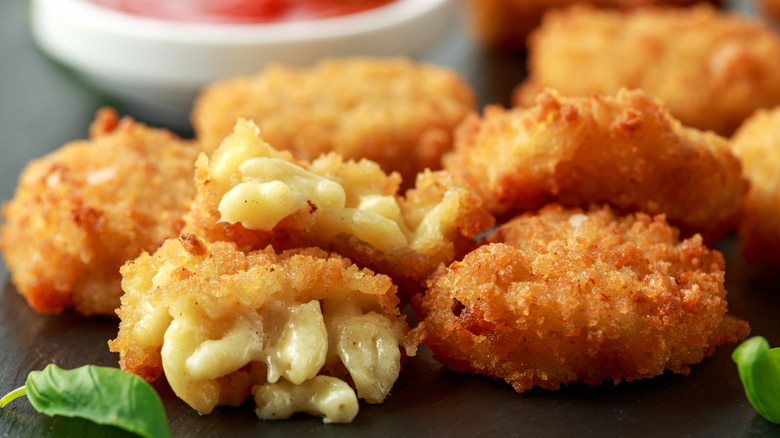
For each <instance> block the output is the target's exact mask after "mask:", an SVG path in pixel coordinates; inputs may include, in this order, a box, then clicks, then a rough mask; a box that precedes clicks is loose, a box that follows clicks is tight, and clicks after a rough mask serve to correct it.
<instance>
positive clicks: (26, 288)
mask: <svg viewBox="0 0 780 438" xmlns="http://www.w3.org/2000/svg"><path fill="white" fill-rule="evenodd" d="M90 133H91V136H92V138H91V139H90V140H84V141H75V142H72V143H69V144H66V145H65V146H63V147H62V148H60V149H59V150H57V151H54V152H52V153H50V154H48V155H47V156H45V157H43V158H40V159H37V160H34V161H31V162H30V163H29V164H28V166H27V167H26V168H25V170H24V171H23V172H22V175H21V177H20V179H19V187H18V188H17V190H16V194H15V195H14V198H13V199H12V200H11V201H9V202H8V203H7V204H5V205H4V206H3V220H4V223H3V225H2V227H0V248H2V251H3V257H4V259H5V262H6V264H7V265H8V269H9V270H10V272H11V279H12V281H13V283H14V285H15V286H16V288H17V290H18V291H19V292H20V293H21V294H22V295H24V296H25V298H26V299H27V301H28V302H29V303H30V305H31V306H32V307H33V308H34V309H35V310H37V311H38V312H61V311H62V310H63V309H65V308H67V307H74V308H75V309H76V310H78V311H79V312H81V313H83V314H85V315H90V314H95V313H97V314H105V315H114V310H115V309H116V308H117V307H119V296H120V294H121V289H120V280H121V277H120V275H119V267H120V266H122V264H123V263H124V262H125V261H127V260H129V259H132V258H135V257H136V256H137V255H138V254H139V253H140V252H141V250H148V251H153V250H154V249H155V248H157V246H159V245H160V244H161V243H162V241H163V240H165V239H166V238H167V237H171V236H176V235H178V233H179V231H180V230H181V228H182V226H183V225H184V221H183V220H182V215H183V214H184V213H185V212H186V211H187V209H188V201H189V200H190V199H191V197H192V196H194V194H195V187H194V184H193V182H192V179H193V172H194V163H195V158H196V156H197V149H196V148H195V147H194V146H193V145H191V144H190V143H189V142H186V141H184V140H180V139H179V138H177V137H176V136H175V135H174V134H172V133H170V132H169V131H167V130H161V129H152V128H148V127H146V126H144V125H143V124H140V123H136V122H135V121H133V120H132V119H131V118H124V119H122V120H119V119H118V116H117V114H116V112H115V111H113V110H110V109H103V110H101V111H99V112H98V114H97V118H96V120H95V122H94V123H93V125H92V127H91V128H90Z"/></svg>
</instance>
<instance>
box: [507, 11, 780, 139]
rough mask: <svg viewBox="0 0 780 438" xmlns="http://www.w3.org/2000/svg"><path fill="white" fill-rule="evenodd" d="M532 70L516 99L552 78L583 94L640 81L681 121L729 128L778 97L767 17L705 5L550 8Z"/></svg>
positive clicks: (779, 62) (724, 131)
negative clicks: (763, 19)
mask: <svg viewBox="0 0 780 438" xmlns="http://www.w3.org/2000/svg"><path fill="white" fill-rule="evenodd" d="M572 72H576V74H572ZM528 74H529V76H528V79H527V80H526V82H525V83H524V84H523V85H522V86H521V87H519V89H518V90H517V91H516V93H515V96H514V102H515V104H517V105H525V106H527V105H531V104H533V102H534V98H535V96H536V94H537V92H539V91H540V90H541V89H543V88H546V87H550V88H555V89H557V90H558V91H560V92H561V93H563V94H564V95H583V96H585V95H590V94H592V93H599V94H612V93H615V92H616V91H617V90H619V89H620V88H622V87H627V88H631V89H642V90H644V91H645V92H646V93H647V94H649V95H650V96H653V97H656V98H658V99H661V100H662V101H663V102H664V103H665V104H666V105H667V106H668V108H669V112H670V113H672V115H673V116H674V117H675V118H677V119H679V120H680V121H681V122H682V123H683V124H684V125H686V126H691V127H695V128H698V129H702V130H713V131H715V132H717V133H719V134H721V135H731V134H732V133H733V132H734V130H735V129H736V128H737V127H738V126H739V125H740V123H741V122H742V121H743V120H744V119H746V118H747V117H748V116H750V115H751V114H752V113H753V111H755V110H756V109H758V108H762V107H770V106H774V105H777V104H779V103H780V39H778V36H777V34H776V33H775V31H774V30H772V28H771V27H769V26H768V25H766V24H765V23H762V22H760V21H757V20H754V19H751V18H749V17H746V16H742V15H739V14H737V13H725V12H719V11H717V10H715V9H713V8H711V7H706V6H705V5H700V6H697V7H694V8H690V9H672V8H648V9H642V10H636V11H630V12H617V11H610V10H597V9H594V8H586V7H573V8H570V9H566V10H560V11H553V12H551V13H550V14H548V15H547V16H546V17H545V20H544V23H543V24H542V26H541V27H540V28H539V30H537V31H536V32H535V33H534V35H533V36H532V37H531V43H530V49H529V57H528Z"/></svg>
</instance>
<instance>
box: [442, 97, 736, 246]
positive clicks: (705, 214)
mask: <svg viewBox="0 0 780 438" xmlns="http://www.w3.org/2000/svg"><path fill="white" fill-rule="evenodd" d="M444 167H445V169H446V170H448V171H449V172H450V173H452V175H453V177H454V178H455V179H456V180H458V181H460V182H463V183H465V184H467V185H468V186H470V187H472V188H473V189H474V191H475V193H476V194H478V195H479V196H480V197H481V198H482V199H483V200H484V201H485V205H486V207H487V208H488V209H489V210H491V212H493V213H494V214H497V215H500V216H503V217H511V216H513V215H514V214H516V213H518V212H522V211H527V210H534V209H536V208H539V207H541V206H543V205H545V204H547V203H549V202H553V201H557V202H561V203H563V204H565V205H570V206H580V207H586V206H588V205H589V204H590V203H598V204H602V203H608V204H610V205H612V206H613V207H615V208H616V209H618V210H620V211H622V212H630V211H644V212H645V213H648V214H658V213H664V214H666V217H667V218H668V220H669V222H670V223H672V224H674V225H675V226H678V227H680V228H681V229H682V230H683V232H684V233H685V234H686V235H690V234H692V233H695V232H699V233H702V234H703V235H705V237H712V236H718V235H721V234H723V233H724V232H725V231H726V230H728V229H730V228H732V227H734V226H735V225H736V223H737V221H738V215H739V212H740V206H741V202H742V198H743V196H744V194H745V192H746V190H747V182H746V181H745V180H744V179H743V178H742V176H741V168H740V164H739V161H738V160H737V158H736V157H734V155H733V154H732V152H731V150H730V146H729V144H728V142H727V140H725V139H723V138H721V137H719V136H717V135H715V134H713V133H708V132H701V131H698V130H695V129H691V128H686V127H683V126H682V125H681V124H680V123H679V122H678V121H677V120H675V119H673V118H672V117H671V116H670V115H669V114H668V112H667V111H666V108H664V107H663V106H662V105H661V104H659V103H658V102H657V101H655V100H653V99H651V98H649V97H648V96H647V95H645V94H644V93H642V92H640V91H626V90H621V91H620V92H618V94H617V95H616V96H609V97H607V96H598V95H594V96H590V97H571V98H566V97H561V96H560V95H559V94H558V93H557V92H554V91H552V90H547V91H545V92H542V93H541V94H540V95H539V96H538V97H537V100H536V105H535V106H533V107H531V108H528V109H524V108H515V109H512V110H504V109H502V108H500V107H488V108H486V110H485V114H484V117H483V118H482V119H480V118H479V117H478V116H476V115H471V116H470V117H468V118H467V119H466V120H465V121H464V122H463V124H462V125H461V126H460V127H459V129H458V132H457V134H456V141H455V150H454V151H453V153H452V154H450V155H447V156H445V157H444Z"/></svg>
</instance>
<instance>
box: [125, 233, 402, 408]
mask: <svg viewBox="0 0 780 438" xmlns="http://www.w3.org/2000/svg"><path fill="white" fill-rule="evenodd" d="M122 277H123V278H122V288H123V289H124V291H125V294H124V295H123V296H122V306H121V307H120V308H119V310H118V312H117V313H118V314H119V316H120V318H121V322H120V325H119V333H118V335H117V338H116V340H113V341H111V342H110V343H109V345H110V348H111V351H114V352H119V354H120V366H121V368H122V369H123V370H126V371H129V372H132V373H135V374H137V375H140V376H142V377H144V378H146V379H149V380H152V379H156V378H157V377H159V376H160V375H161V373H162V372H163V371H164V372H165V376H166V379H167V380H168V382H169V383H170V385H171V388H172V389H173V390H174V392H175V393H176V394H177V395H178V396H179V397H180V398H182V399H183V400H184V401H185V402H187V403H188V404H189V405H190V406H192V407H193V408H195V409H197V410H198V411H200V412H202V413H209V412H211V410H212V409H213V408H214V407H215V406H216V405H220V404H230V405H235V406H237V405H239V404H241V403H242V402H243V401H244V400H246V399H247V398H248V397H249V395H250V392H251V393H254V394H255V401H256V402H257V404H258V415H260V416H261V417H263V418H280V416H282V417H284V415H289V414H290V413H292V412H293V411H299V410H307V411H313V413H317V414H319V415H323V416H325V418H326V421H339V422H344V421H347V422H348V421H350V420H351V419H352V417H353V416H354V414H355V413H357V397H360V398H363V399H365V400H367V401H369V402H372V403H379V402H381V401H382V400H383V399H384V398H385V397H386V396H387V395H388V393H389V391H390V388H391V387H392V385H393V383H394V382H395V380H396V378H397V377H398V373H399V372H400V368H401V361H402V358H403V355H402V352H401V350H400V348H399V347H400V345H401V344H402V343H403V338H404V336H405V334H406V333H407V332H408V329H409V328H408V326H407V325H406V322H405V320H404V317H403V316H401V315H400V312H399V311H398V307H397V305H398V298H397V297H396V287H395V286H394V285H393V284H392V282H391V280H390V278H388V277H387V276H384V275H378V274H374V273H373V272H371V271H369V270H367V269H359V268H358V267H357V266H355V265H354V264H352V262H350V261H349V260H348V259H346V258H343V257H340V256H338V255H332V254H328V253H327V252H325V251H322V250H320V249H318V248H308V249H300V250H289V251H285V252H282V253H281V254H276V253H275V252H274V250H273V248H271V247H268V248H266V249H264V250H259V251H253V252H250V253H244V252H241V251H238V250H237V249H236V246H235V244H233V243H229V242H216V243H213V244H209V243H207V242H205V241H203V240H201V239H199V238H198V237H196V236H195V235H193V234H183V235H182V236H181V237H180V238H179V239H169V240H167V241H166V242H165V243H164V244H163V245H162V246H161V247H160V248H159V249H158V250H157V251H156V252H155V253H154V254H153V255H150V254H148V253H143V254H142V255H141V256H139V257H138V258H137V259H136V260H134V261H131V262H128V263H127V264H126V265H125V266H123V267H122ZM325 375H326V376H329V377H327V378H325V379H323V377H324V376H325ZM346 381H349V382H351V383H352V385H353V386H354V387H355V388H356V390H357V396H355V392H354V391H353V390H352V389H351V388H350V386H349V385H348V384H347V383H345V382H346ZM323 383H327V385H325V386H326V389H324V390H323V389H322V388H321V387H322V386H323V385H322V384H323ZM318 386H319V387H320V389H317V387H318ZM334 387H335V389H337V391H334ZM293 388H299V391H300V390H301V389H302V390H303V391H313V392H314V393H318V394H319V395H320V397H319V399H324V400H323V401H322V403H321V406H320V405H317V406H315V407H313V408H312V407H307V405H306V403H304V402H307V403H308V402H310V401H311V400H309V399H307V400H304V401H301V400H297V399H296V397H297V396H296V391H294V390H293V391H291V389H293ZM258 394H259V395H258ZM279 394H282V395H284V396H281V397H275V395H279ZM328 394H330V395H334V394H336V395H338V396H339V398H340V399H346V401H345V402H344V404H345V405H346V407H344V406H339V404H341V403H342V402H341V401H339V400H335V399H333V398H328V397H324V396H326V395H328ZM287 396H289V397H287ZM315 398H316V397H315ZM290 399H292V400H290ZM288 402H290V403H291V405H285V404H286V403H288ZM334 403H335V406H332V405H333V404H334ZM315 404H316V400H315ZM288 409H291V410H292V411H288ZM344 409H346V411H347V412H342V411H343V410H344ZM333 411H335V413H334V412H333Z"/></svg>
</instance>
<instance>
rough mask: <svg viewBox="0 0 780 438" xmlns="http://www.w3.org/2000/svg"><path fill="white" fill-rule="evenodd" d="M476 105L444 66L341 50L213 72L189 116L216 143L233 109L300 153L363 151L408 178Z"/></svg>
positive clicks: (349, 155) (210, 144)
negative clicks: (339, 55) (337, 55)
mask: <svg viewBox="0 0 780 438" xmlns="http://www.w3.org/2000/svg"><path fill="white" fill-rule="evenodd" d="M475 105H476V100H475V97H474V93H473V91H472V90H471V88H470V87H469V86H468V84H467V83H466V82H465V81H464V80H463V79H461V78H460V77H459V76H458V75H457V74H456V73H455V71H453V70H451V69H449V68H445V67H437V66H433V65H427V64H415V63H413V62H412V61H410V60H407V59H403V58H388V59H381V58H376V59H371V58H346V59H333V60H325V61H321V62H320V63H318V64H316V65H315V66H313V67H311V68H305V69H298V68H293V67H287V66H282V65H272V66H269V67H267V68H266V69H265V70H263V71H262V72H260V73H259V74H258V75H256V76H254V77H238V78H233V79H228V80H225V81H222V82H217V83H215V84H213V85H211V86H209V87H207V88H206V89H205V90H204V91H203V92H202V93H201V95H200V96H199V97H198V99H197V101H196V103H195V107H194V110H193V114H192V124H193V126H194V128H195V132H196V134H197V137H198V139H200V140H201V141H202V143H203V144H204V145H205V146H206V147H207V148H211V149H210V150H213V149H216V147H217V146H218V145H219V144H220V142H221V141H222V140H223V139H224V138H225V137H226V136H227V135H228V134H230V133H231V132H232V130H233V125H234V124H235V123H236V119H237V118H246V119H252V120H254V122H255V123H256V124H257V125H258V126H259V127H260V130H261V132H262V134H263V138H265V139H266V141H268V142H269V143H271V144H272V145H273V146H274V147H275V148H276V149H280V150H288V151H291V152H292V153H293V155H294V156H295V157H296V158H299V159H302V160H313V159H315V158H317V157H318V156H320V155H321V154H323V153H327V152H337V153H339V154H341V155H342V156H343V157H344V158H345V159H347V160H350V159H356V160H357V159H360V158H368V159H370V160H372V161H375V162H377V163H379V165H380V166H381V167H382V169H383V170H384V171H385V172H387V173H390V172H392V171H396V172H398V173H400V174H401V176H402V177H403V181H404V185H405V186H412V185H413V184H414V180H415V176H416V175H417V173H418V172H421V171H423V170H424V169H426V168H429V169H432V170H436V169H439V168H440V158H441V155H442V153H444V152H445V151H446V150H448V149H450V147H451V145H452V130H453V128H454V127H455V125H456V124H457V123H458V122H459V121H460V120H461V119H462V118H463V116H464V115H466V113H467V112H469V111H471V110H473V109H474V108H475Z"/></svg>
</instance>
